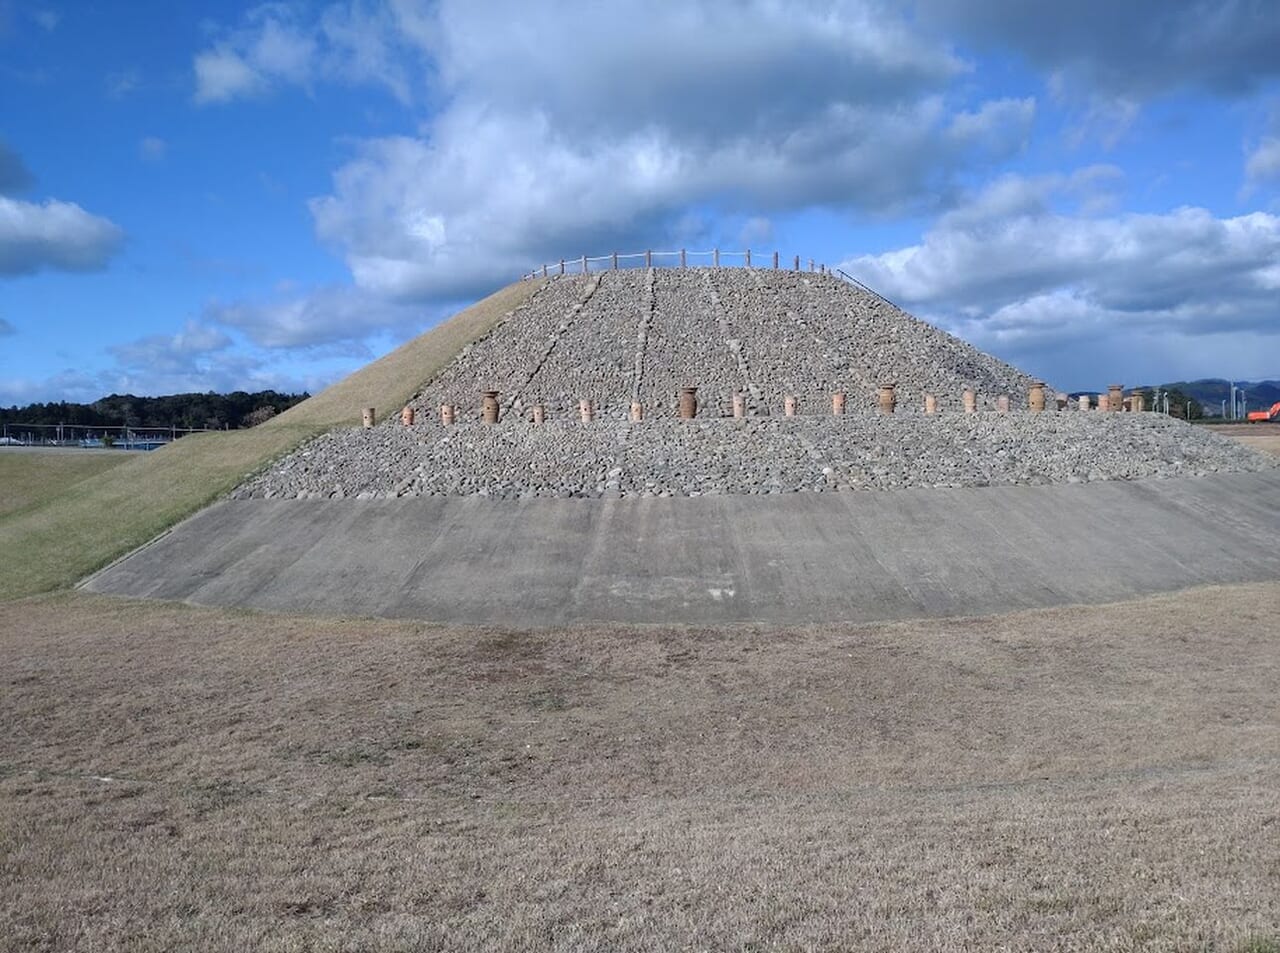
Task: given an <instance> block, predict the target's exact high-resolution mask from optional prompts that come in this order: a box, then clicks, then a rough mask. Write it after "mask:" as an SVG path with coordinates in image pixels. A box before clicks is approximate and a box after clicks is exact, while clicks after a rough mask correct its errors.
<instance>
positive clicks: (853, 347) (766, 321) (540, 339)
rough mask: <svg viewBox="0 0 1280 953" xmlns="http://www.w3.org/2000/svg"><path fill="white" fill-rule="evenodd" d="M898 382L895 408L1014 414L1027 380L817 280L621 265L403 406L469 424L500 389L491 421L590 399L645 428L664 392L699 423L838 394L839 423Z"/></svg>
mask: <svg viewBox="0 0 1280 953" xmlns="http://www.w3.org/2000/svg"><path fill="white" fill-rule="evenodd" d="M886 381H893V382H896V384H897V385H898V399H899V410H900V412H903V413H917V412H919V411H920V409H921V404H922V400H923V395H924V394H925V393H933V394H935V395H936V396H937V397H938V398H939V401H940V403H941V406H942V407H943V408H947V407H953V408H955V407H959V405H960V400H961V392H962V391H963V390H964V389H965V388H966V387H970V388H973V389H974V390H975V391H976V392H977V394H978V395H979V400H980V406H984V407H994V404H995V400H996V398H997V396H998V395H1000V394H1007V395H1009V396H1010V398H1011V400H1012V402H1013V405H1014V406H1015V407H1017V406H1025V403H1026V399H1027V392H1028V390H1029V388H1030V385H1031V378H1030V377H1028V376H1027V375H1025V374H1023V373H1022V372H1021V371H1019V370H1018V369H1016V368H1014V367H1011V366H1010V365H1008V364H1006V363H1004V362H1003V361H1000V360H998V359H996V358H994V357H991V356H990V355H987V354H983V353H982V352H981V351H978V350H977V349H976V348H973V347H972V346H970V345H968V344H966V343H965V342H963V341H961V340H959V339H957V338H955V337H953V336H951V335H949V334H946V333H945V332H943V331H941V330H939V329H938V328H935V327H932V326H931V325H929V324H926V323H925V322H923V321H919V320H917V319H915V318H913V317H911V316H910V315H908V314H906V313H905V312H903V311H901V310H899V309H897V308H895V307H893V306H892V305H890V304H888V303H886V302H884V301H882V300H881V299H879V298H877V297H875V296H874V295H872V294H869V293H867V292H866V291H864V290H862V289H860V288H857V287H854V286H853V285H850V284H848V283H847V282H844V281H841V280H840V279H838V278H836V277H833V276H831V275H825V274H815V273H804V272H794V271H782V270H777V271H775V270H769V269H749V268H689V269H634V270H623V271H605V272H600V273H597V274H592V275H579V276H572V277H562V278H556V279H554V280H552V281H551V282H549V283H548V284H547V286H546V287H545V288H544V289H542V290H541V291H539V292H538V293H537V294H535V295H534V296H532V297H531V298H530V299H529V300H528V301H526V302H525V303H524V305H523V306H521V307H520V308H517V309H516V310H515V311H514V312H513V313H512V314H511V315H510V316H509V317H508V318H507V319H506V320H505V321H503V322H502V323H501V324H500V325H498V326H497V327H496V328H494V329H493V331H491V332H490V333H489V335H487V336H486V337H485V338H484V339H483V340H481V341H478V342H476V343H475V344H473V345H471V346H470V347H468V348H466V349H465V350H464V351H463V352H462V353H461V354H459V356H458V357H457V359H455V360H454V361H453V362H452V363H451V364H450V365H449V366H448V367H446V368H445V369H444V370H443V371H442V373H441V374H439V375H438V376H437V377H436V378H435V379H434V380H433V381H432V382H431V383H430V384H428V385H427V387H426V388H425V389H424V390H423V391H422V392H421V393H420V394H419V395H418V396H417V397H416V398H415V399H414V401H413V406H414V408H415V410H416V411H417V412H418V413H419V414H420V415H432V416H434V415H435V414H437V413H438V408H439V406H440V405H441V404H444V403H448V404H453V405H455V406H456V407H457V408H458V414H459V419H469V418H478V417H479V415H480V407H481V393H482V392H483V391H485V390H497V391H500V392H501V395H502V396H501V401H502V405H503V409H504V412H505V413H515V414H519V415H524V414H527V412H528V408H530V407H531V406H532V405H534V404H539V403H540V404H544V405H545V406H546V408H547V413H548V416H549V417H550V418H564V419H569V418H573V417H576V415H577V408H578V402H579V401H580V400H582V399H589V400H591V401H592V402H593V404H594V405H595V407H596V410H597V412H598V413H600V414H601V415H602V416H604V417H608V418H613V419H619V420H620V419H623V418H625V417H626V416H627V413H628V410H629V408H630V404H631V402H632V401H633V400H639V401H640V402H641V403H642V404H643V405H644V408H645V414H646V416H648V417H662V416H674V415H675V413H676V407H677V395H678V392H679V389H680V388H681V387H685V386H696V387H697V388H698V389H699V404H700V407H699V416H703V417H718V416H724V415H728V414H729V413H730V412H731V401H732V396H733V394H734V393H736V392H740V393H742V394H744V395H745V396H746V399H747V403H748V413H749V414H750V415H751V416H781V414H782V408H783V399H784V397H785V396H786V395H788V394H793V395H795V396H796V397H798V398H799V402H800V408H801V412H802V413H821V412H826V411H828V410H829V408H830V405H831V395H832V394H833V393H834V392H835V391H844V392H846V393H847V395H848V409H849V411H850V413H859V412H871V411H872V410H873V409H874V407H875V395H876V391H877V388H878V387H879V385H880V384H881V383H883V382H886Z"/></svg>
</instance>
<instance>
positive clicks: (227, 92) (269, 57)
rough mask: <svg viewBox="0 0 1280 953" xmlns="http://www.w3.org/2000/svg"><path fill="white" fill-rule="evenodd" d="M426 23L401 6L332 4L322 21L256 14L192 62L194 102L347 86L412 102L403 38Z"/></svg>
mask: <svg viewBox="0 0 1280 953" xmlns="http://www.w3.org/2000/svg"><path fill="white" fill-rule="evenodd" d="M422 16H423V14H421V13H420V12H418V11H416V10H415V9H414V7H413V5H412V4H408V3H404V2H399V0H391V2H389V3H387V4H379V5H370V4H367V3H359V2H344V3H339V4H332V5H330V6H328V7H326V8H325V9H324V10H323V12H322V13H321V15H320V16H318V17H312V16H310V14H309V9H308V8H307V7H306V6H304V5H302V4H295V3H272V4H265V5H263V6H260V7H255V8H254V9H252V10H251V11H249V13H248V14H246V16H245V18H244V21H243V22H242V23H241V24H238V25H237V26H236V27H234V28H232V29H230V30H227V31H224V32H223V34H222V35H221V36H220V37H219V38H218V39H217V40H216V41H215V42H214V44H213V45H212V46H211V47H210V48H209V49H206V50H202V51H201V52H200V53H198V54H197V55H196V56H195V59H194V61H193V63H192V67H193V70H194V73H195V82H196V88H195V100H196V102H197V103H218V102H229V101H231V100H234V99H241V98H246V97H251V96H259V95H263V94H266V93H268V92H269V91H271V90H273V89H276V88H279V87H280V86H285V85H293V86H301V87H303V88H306V89H310V88H311V87H312V86H313V84H315V83H317V82H319V81H344V82H359V83H372V84H376V85H380V86H383V87H385V88H386V89H388V90H389V91H390V92H391V93H392V94H393V95H394V96H396V98H398V99H400V100H402V101H407V100H408V99H409V98H410V85H411V79H410V75H411V74H410V70H409V68H408V66H407V65H406V62H407V61H410V62H411V61H412V57H408V56H407V54H408V53H409V52H410V51H412V50H413V49H414V48H415V45H414V43H413V42H412V39H411V38H412V36H413V34H412V32H408V33H406V32H405V31H406V30H411V28H412V27H413V26H414V24H415V23H416V22H417V21H418V20H419V19H420V18H421V17H422Z"/></svg>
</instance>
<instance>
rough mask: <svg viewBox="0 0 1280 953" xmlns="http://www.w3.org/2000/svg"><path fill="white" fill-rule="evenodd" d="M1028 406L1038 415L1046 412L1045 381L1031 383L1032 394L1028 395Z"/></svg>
mask: <svg viewBox="0 0 1280 953" xmlns="http://www.w3.org/2000/svg"><path fill="white" fill-rule="evenodd" d="M1027 406H1028V407H1030V408H1031V410H1033V411H1034V412H1035V413H1037V414H1038V413H1040V411H1042V410H1044V381H1033V382H1032V383H1031V393H1030V394H1028V395H1027Z"/></svg>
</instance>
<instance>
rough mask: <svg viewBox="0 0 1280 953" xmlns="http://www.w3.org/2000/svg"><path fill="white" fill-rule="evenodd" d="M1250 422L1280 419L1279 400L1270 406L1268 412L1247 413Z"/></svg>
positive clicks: (1255, 411)
mask: <svg viewBox="0 0 1280 953" xmlns="http://www.w3.org/2000/svg"><path fill="white" fill-rule="evenodd" d="M1249 419H1250V420H1277V419H1280V400H1278V401H1276V402H1275V403H1274V404H1272V405H1271V409H1270V410H1251V411H1249Z"/></svg>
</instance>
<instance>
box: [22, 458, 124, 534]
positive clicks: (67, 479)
mask: <svg viewBox="0 0 1280 953" xmlns="http://www.w3.org/2000/svg"><path fill="white" fill-rule="evenodd" d="M128 459H129V455H128V454H127V453H125V452H124V451H123V450H121V451H118V452H115V453H105V452H102V451H98V450H94V451H89V452H81V451H76V450H71V451H65V450H35V449H32V450H28V449H25V448H14V447H0V490H2V491H3V492H0V519H3V518H4V517H6V516H12V515H13V514H14V513H20V512H22V511H23V510H29V509H33V508H35V507H37V506H40V505H41V504H42V503H43V502H44V501H45V500H46V499H48V498H49V496H51V495H53V494H57V493H61V492H62V491H63V490H65V489H67V488H68V487H70V486H73V485H75V484H77V483H79V482H81V481H82V480H87V479H89V478H90V477H93V476H97V475H98V474H100V473H103V472H105V471H107V470H110V469H111V468H112V467H117V466H119V465H120V464H122V463H124V462H125V461H126V460H128Z"/></svg>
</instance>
